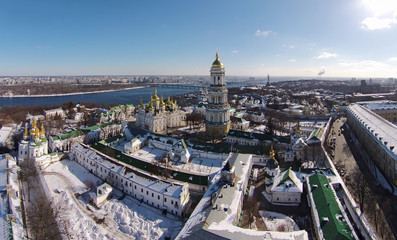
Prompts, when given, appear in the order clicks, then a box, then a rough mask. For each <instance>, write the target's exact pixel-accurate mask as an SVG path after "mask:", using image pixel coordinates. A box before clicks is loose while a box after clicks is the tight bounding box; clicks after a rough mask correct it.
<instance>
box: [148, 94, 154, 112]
mask: <svg viewBox="0 0 397 240" xmlns="http://www.w3.org/2000/svg"><path fill="white" fill-rule="evenodd" d="M150 98H152V97H151V96H150ZM153 109H154V108H153V104H152V100H151V99H150V105H149V110H153Z"/></svg>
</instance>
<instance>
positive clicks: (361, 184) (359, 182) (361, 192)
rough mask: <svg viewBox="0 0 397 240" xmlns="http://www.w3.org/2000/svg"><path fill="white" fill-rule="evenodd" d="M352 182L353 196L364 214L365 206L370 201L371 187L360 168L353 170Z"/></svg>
mask: <svg viewBox="0 0 397 240" xmlns="http://www.w3.org/2000/svg"><path fill="white" fill-rule="evenodd" d="M351 179H352V181H350V184H351V189H352V193H353V195H354V196H355V197H356V198H357V200H358V203H359V205H360V210H361V212H363V213H364V209H365V208H364V207H365V204H366V203H368V201H369V194H370V192H369V186H368V182H367V180H366V179H365V178H364V176H363V175H362V174H361V172H360V170H359V169H358V168H355V169H353V171H352V174H351Z"/></svg>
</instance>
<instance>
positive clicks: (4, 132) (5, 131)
mask: <svg viewBox="0 0 397 240" xmlns="http://www.w3.org/2000/svg"><path fill="white" fill-rule="evenodd" d="M11 131H12V127H2V128H1V129H0V146H1V145H2V144H3V143H5V141H6V140H7V138H8V136H9V135H10V133H11Z"/></svg>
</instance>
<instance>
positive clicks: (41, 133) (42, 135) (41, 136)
mask: <svg viewBox="0 0 397 240" xmlns="http://www.w3.org/2000/svg"><path fill="white" fill-rule="evenodd" d="M44 137H45V132H44V125H43V124H41V128H40V138H44Z"/></svg>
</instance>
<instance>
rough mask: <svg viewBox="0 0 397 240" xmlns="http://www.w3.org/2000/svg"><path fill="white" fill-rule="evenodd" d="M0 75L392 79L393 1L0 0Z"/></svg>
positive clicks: (396, 28)
mask: <svg viewBox="0 0 397 240" xmlns="http://www.w3.org/2000/svg"><path fill="white" fill-rule="evenodd" d="M0 9H1V10H0V27H1V29H2V35H1V38H0V52H1V53H2V58H1V60H0V66H2V67H1V68H0V75H208V72H209V68H210V64H211V63H212V61H213V60H214V59H215V53H216V51H217V50H218V51H219V53H220V59H221V61H222V62H223V63H224V65H225V70H226V73H227V75H229V76H233V75H240V76H266V75H267V74H270V75H271V76H302V77H317V76H318V75H321V76H323V77H348V78H349V77H365V78H371V77H372V78H378V77H385V78H387V77H396V76H397V54H396V52H397V44H396V43H395V41H394V37H395V36H396V34H397V3H395V2H394V1H393V0H381V1H379V0H378V1H375V0H353V1H349V2H347V3H346V1H342V0H337V1H332V2H318V1H314V0H310V1H304V2H296V1H277V2H273V1H249V2H240V1H217V2H212V1H200V2H186V1H172V2H162V1H152V2H146V1H145V2H129V1H120V2H118V3H117V4H112V3H111V2H107V1H95V4H93V3H92V2H52V1H39V2H29V1H19V2H18V3H17V2H14V1H12V2H3V3H1V5H0Z"/></svg>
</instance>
